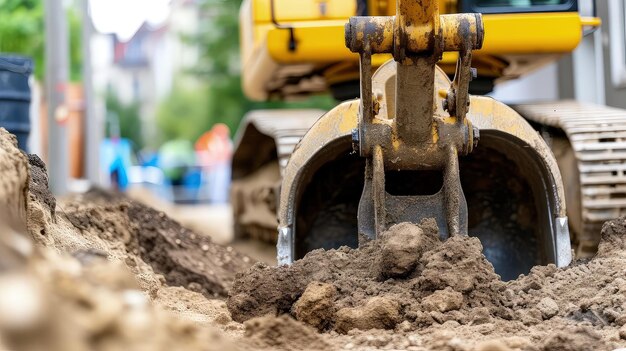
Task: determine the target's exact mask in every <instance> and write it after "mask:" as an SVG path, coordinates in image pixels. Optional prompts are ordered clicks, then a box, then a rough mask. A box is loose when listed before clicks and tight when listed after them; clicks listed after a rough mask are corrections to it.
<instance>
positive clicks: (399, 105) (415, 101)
mask: <svg viewBox="0 0 626 351" xmlns="http://www.w3.org/2000/svg"><path fill="white" fill-rule="evenodd" d="M345 39H346V46H347V47H348V48H349V49H350V50H351V51H353V52H357V53H359V55H360V78H361V79H360V82H361V102H360V105H359V122H358V127H357V130H356V132H355V133H354V134H355V136H354V137H353V140H354V141H355V142H354V145H355V146H358V147H357V149H358V150H355V151H358V152H359V154H360V155H361V156H362V157H365V158H367V163H366V170H365V173H366V177H365V189H364V191H363V196H362V197H361V202H360V204H359V215H358V218H359V234H362V235H364V236H366V237H369V238H375V237H376V236H377V235H379V234H380V233H381V232H382V231H384V230H385V229H386V228H388V227H389V226H390V225H393V224H394V223H397V222H398V221H413V222H417V221H419V220H421V219H423V218H432V217H434V218H436V219H439V221H441V222H443V223H445V225H443V227H441V228H440V231H441V232H442V233H443V234H444V236H446V237H447V236H449V235H457V234H467V225H466V223H467V211H466V203H465V198H464V196H463V191H462V189H461V186H460V178H459V169H458V156H459V154H460V155H464V154H467V153H469V152H471V150H472V149H473V146H474V143H475V142H476V141H477V135H474V129H473V127H472V125H471V123H470V122H469V121H468V120H467V119H466V118H465V115H466V113H467V109H468V106H469V101H470V100H469V93H468V90H469V82H470V80H471V78H472V69H471V66H470V65H471V57H472V50H474V49H479V48H480V47H481V45H482V41H483V25H482V17H481V15H480V14H454V15H445V16H440V15H439V9H438V2H437V1H432V0H397V2H396V15H395V16H384V17H352V18H351V19H350V21H349V22H348V23H347V24H346V31H345ZM444 51H458V52H459V59H458V62H457V69H456V74H455V77H454V80H453V81H452V84H450V86H449V87H447V88H444V89H441V91H438V92H437V94H435V85H434V82H435V65H436V63H437V62H438V61H439V60H440V59H441V55H442V54H443V52H444ZM373 53H387V54H392V55H393V58H394V60H395V65H396V79H395V91H393V92H391V91H389V92H386V94H393V95H394V96H395V103H394V109H393V111H392V110H387V115H386V116H382V115H381V114H380V109H379V107H380V104H379V102H378V101H377V100H376V99H375V98H374V91H373V90H372V76H371V72H372V66H371V57H372V56H371V55H372V54H373ZM436 105H442V106H443V107H445V109H446V110H447V112H448V113H445V112H444V113H442V114H435V106H436ZM390 112H392V113H390ZM406 170H408V171H415V170H439V171H441V172H442V174H443V189H442V195H441V196H431V195H412V196H402V197H394V196H390V195H388V194H386V193H385V192H384V189H385V175H384V173H385V172H386V171H406ZM415 181H418V180H417V179H416V180H415ZM387 207H394V208H395V207H402V208H403V211H402V213H404V214H405V215H403V216H397V218H396V217H394V216H387V211H386V210H385V209H386V208H387Z"/></svg>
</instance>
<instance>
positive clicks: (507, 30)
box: [256, 12, 583, 63]
mask: <svg viewBox="0 0 626 351" xmlns="http://www.w3.org/2000/svg"><path fill="white" fill-rule="evenodd" d="M483 22H484V25H485V40H484V43H483V48H482V49H481V50H478V51H477V52H475V55H477V56H478V55H481V54H489V55H497V54H539V53H562V52H570V51H572V50H573V49H574V48H576V46H577V45H578V43H579V42H580V39H581V35H582V26H583V22H582V20H581V17H580V16H579V15H578V13H576V12H560V13H517V14H515V13H513V14H497V15H484V16H483ZM344 24H345V20H317V21H303V22H297V23H293V25H294V27H295V37H296V41H297V49H296V51H295V52H290V51H289V49H288V45H287V43H288V40H289V31H287V30H285V29H279V28H275V27H274V26H273V25H271V24H269V25H261V26H257V28H256V35H257V38H259V37H262V32H267V36H266V39H265V43H266V44H265V45H267V47H268V51H269V53H270V55H271V57H272V58H273V59H274V60H275V61H277V62H278V63H330V62H336V61H343V60H353V61H357V60H358V55H356V54H353V53H351V52H350V51H349V50H348V49H347V48H346V47H345V43H344ZM546 33H549V35H546ZM452 57H453V56H452V55H449V54H448V55H447V56H446V55H444V60H445V61H446V62H454V61H456V58H454V59H453V58H452Z"/></svg>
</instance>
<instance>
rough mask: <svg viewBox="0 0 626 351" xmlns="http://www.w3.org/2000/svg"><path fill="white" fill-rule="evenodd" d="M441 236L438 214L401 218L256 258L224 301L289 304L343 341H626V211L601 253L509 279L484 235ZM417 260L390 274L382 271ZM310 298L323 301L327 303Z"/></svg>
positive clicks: (539, 344) (587, 345)
mask: <svg viewBox="0 0 626 351" xmlns="http://www.w3.org/2000/svg"><path fill="white" fill-rule="evenodd" d="M411 226H413V227H411ZM397 231H402V233H398V232H397ZM411 236H413V237H411ZM394 237H395V238H398V237H403V238H404V239H403V241H404V242H406V243H409V244H411V245H412V244H414V243H423V244H420V245H419V247H418V248H416V249H415V256H416V257H417V258H418V259H417V262H416V263H415V264H413V263H410V262H409V261H407V260H406V259H405V251H406V250H405V247H403V246H401V245H397V243H395V242H394V241H391V242H390V239H389V238H394ZM437 237H438V236H437V229H436V227H435V224H434V221H423V222H422V223H420V224H419V225H418V226H415V225H408V224H403V225H401V226H394V227H392V228H391V229H390V230H389V231H388V232H387V233H385V234H384V235H383V236H382V238H381V239H380V240H377V241H371V242H368V243H365V244H364V245H363V246H362V247H361V248H359V249H349V248H346V247H344V248H340V249H337V250H328V251H324V250H317V251H313V252H311V253H309V254H308V255H307V256H305V257H304V258H303V259H302V260H299V261H296V262H295V263H294V264H293V265H291V266H281V267H268V266H265V265H262V264H257V265H255V266H254V267H253V268H252V269H251V270H250V271H248V272H247V273H246V274H244V275H240V276H238V278H237V280H236V281H235V284H234V285H233V289H232V290H231V295H230V297H229V299H228V301H227V305H228V308H229V310H230V311H231V313H232V316H233V319H235V320H237V321H245V320H247V319H250V318H253V317H258V316H261V315H281V314H291V315H292V316H293V317H295V318H296V319H298V320H300V321H302V322H303V323H307V324H310V325H311V326H313V327H315V328H318V329H321V330H325V331H326V332H325V335H327V337H328V340H330V342H331V343H332V344H333V345H335V346H337V347H339V348H350V349H361V348H363V349H368V348H387V349H415V350H431V349H432V350H435V349H447V350H512V349H517V350H591V349H594V350H610V349H613V348H616V347H618V346H624V345H626V341H625V340H626V327H625V325H626V293H625V292H626V279H625V278H624V277H623V267H625V266H626V219H624V218H622V219H619V220H614V221H611V222H607V223H606V224H605V226H604V228H603V236H602V243H601V245H600V250H599V252H598V254H597V256H596V257H595V258H594V259H592V260H587V261H576V262H574V263H572V265H570V266H569V267H565V268H557V267H556V266H554V265H548V266H542V267H539V266H538V267H534V268H533V269H532V271H531V272H530V273H529V274H528V275H525V276H521V277H520V278H518V279H516V280H513V281H510V282H503V281H501V280H500V279H499V276H498V275H497V274H496V273H495V272H494V270H493V267H492V265H491V264H490V263H489V262H488V261H487V260H486V259H485V258H484V256H483V254H482V247H481V245H480V242H479V240H478V239H476V238H471V237H460V236H459V237H453V238H450V239H448V240H446V241H445V242H441V241H439V240H438V239H437ZM407 246H408V245H407ZM390 250H391V251H393V250H397V251H396V252H390ZM381 255H385V256H386V257H384V258H383V257H381ZM390 260H391V261H390ZM394 260H396V261H394ZM390 262H391V263H390ZM394 262H398V263H406V262H409V264H396V263H394ZM412 266H414V268H412V269H407V270H404V271H403V272H401V274H395V273H394V274H393V276H394V278H388V275H386V274H384V273H383V272H384V269H386V268H388V267H392V268H393V269H396V267H412ZM322 287H323V288H322ZM311 291H313V293H311ZM324 291H325V292H330V291H333V293H324V294H323V293H322V292H324ZM311 296H313V297H314V298H313V299H312V297H311ZM316 299H317V300H316ZM311 300H313V301H321V302H322V303H323V304H324V305H325V306H327V308H326V309H325V311H326V313H325V314H324V313H320V311H319V310H318V309H317V308H316V307H315V304H311V303H310V301H311ZM311 315H313V316H315V317H316V318H311ZM320 321H321V322H320ZM337 332H338V333H339V334H337ZM485 340H491V341H493V342H490V343H482V342H483V341H485Z"/></svg>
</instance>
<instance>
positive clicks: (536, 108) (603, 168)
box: [513, 101, 626, 257]
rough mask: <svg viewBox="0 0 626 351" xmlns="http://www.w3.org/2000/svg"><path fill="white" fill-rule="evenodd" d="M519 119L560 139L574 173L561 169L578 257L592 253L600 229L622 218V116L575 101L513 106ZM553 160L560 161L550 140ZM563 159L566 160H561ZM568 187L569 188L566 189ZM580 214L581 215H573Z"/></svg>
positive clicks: (625, 166) (625, 141)
mask: <svg viewBox="0 0 626 351" xmlns="http://www.w3.org/2000/svg"><path fill="white" fill-rule="evenodd" d="M513 108H514V109H515V110H516V111H517V112H519V113H520V114H521V115H522V116H524V117H525V118H527V119H528V120H530V121H531V122H535V123H538V124H541V125H543V126H547V127H549V128H557V129H559V130H561V131H563V132H564V133H565V135H566V136H567V139H568V141H569V145H570V146H569V148H570V151H569V152H570V153H573V157H574V159H575V162H574V163H573V164H574V168H575V169H567V167H565V168H566V169H563V168H564V167H562V165H561V164H560V165H559V167H560V168H561V173H562V176H563V181H564V183H565V191H566V198H567V199H568V200H567V201H568V204H567V207H568V210H571V211H570V212H578V213H569V214H568V216H569V218H570V224H572V226H573V229H574V232H575V235H576V238H575V239H576V241H577V243H576V244H578V248H577V255H578V256H579V257H581V256H587V255H589V254H591V253H593V252H595V250H596V248H597V245H598V242H599V240H600V230H601V228H602V224H603V223H604V222H605V221H607V220H610V219H614V218H617V217H620V216H623V215H626V110H622V109H618V108H611V107H606V106H600V105H595V104H589V103H579V102H576V101H558V102H549V103H541V104H523V105H516V106H513ZM547 139H548V143H549V144H553V145H552V146H553V150H554V151H555V154H557V160H560V159H562V158H561V157H559V155H558V153H559V152H560V151H562V150H557V149H558V148H559V147H558V146H557V147H556V148H555V145H557V144H558V141H557V140H550V139H551V137H548V138H547ZM563 158H566V157H563ZM568 183H569V184H570V186H568ZM577 209H580V211H577Z"/></svg>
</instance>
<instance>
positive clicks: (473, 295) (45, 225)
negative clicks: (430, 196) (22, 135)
mask: <svg viewBox="0 0 626 351" xmlns="http://www.w3.org/2000/svg"><path fill="white" fill-rule="evenodd" d="M0 174H2V176H1V177H0V349H1V350H5V349H6V350H64V351H65V350H67V351H72V350H107V351H108V350H342V349H344V350H372V349H386V350H455V351H456V350H458V351H462V350H463V351H464V350H467V351H470V350H481V351H505V350H551V351H552V350H553V351H557V350H558V351H561V350H614V349H617V348H619V347H625V346H626V275H625V273H624V272H625V270H624V267H626V219H623V218H622V219H616V220H613V221H610V222H607V223H606V224H605V225H604V226H603V229H602V242H601V244H600V248H599V251H598V253H597V254H596V256H595V257H594V258H592V259H589V260H584V261H581V260H576V261H574V262H573V263H572V264H571V265H570V266H569V267H565V268H557V267H555V266H554V265H548V266H541V267H539V266H538V267H535V268H533V269H532V271H531V272H530V273H529V274H528V275H524V276H520V277H519V278H517V279H515V280H512V281H508V282H503V281H501V280H500V278H499V276H498V275H497V274H495V272H494V270H493V267H492V266H491V264H490V263H489V262H488V261H487V260H486V259H485V258H484V256H483V255H482V247H481V245H480V241H479V240H478V239H476V238H470V237H453V238H451V239H448V240H447V241H445V242H442V241H440V240H439V239H438V230H437V227H436V225H435V224H434V222H433V221H431V220H425V221H422V222H421V223H419V224H417V225H416V224H410V223H402V224H399V225H396V226H394V227H392V228H391V229H390V230H389V231H388V232H387V233H385V234H384V235H383V237H381V238H380V239H378V240H376V241H371V242H369V243H367V244H365V245H363V246H361V247H360V248H359V249H350V248H347V247H343V248H340V249H337V250H328V251H324V250H316V251H313V252H311V253H309V254H308V255H307V256H306V257H305V258H304V259H302V260H299V261H297V262H296V263H294V264H293V265H292V266H282V267H275V266H272V265H271V264H268V263H267V262H257V260H258V258H259V257H261V259H260V260H261V261H263V260H264V259H263V258H262V257H263V255H264V254H260V255H255V254H256V249H254V247H253V246H252V245H248V244H245V243H244V244H237V243H235V244H232V245H231V243H230V242H229V239H225V238H227V236H224V235H223V236H222V237H219V236H218V235H217V234H216V235H214V236H215V239H214V240H212V239H211V237H210V235H207V234H211V233H212V232H215V233H217V232H220V230H222V229H223V228H222V229H220V228H218V227H219V226H220V225H223V223H228V220H225V221H226V222H221V221H220V220H219V219H213V217H211V216H210V213H209V212H211V213H219V211H220V210H215V208H213V209H207V211H209V212H207V213H204V214H202V215H201V217H202V218H203V219H202V220H201V221H196V222H193V223H195V224H190V223H192V222H188V221H185V220H184V219H183V217H182V216H183V215H180V217H178V218H180V219H181V222H183V223H187V224H188V225H189V228H187V227H185V226H183V225H181V224H180V223H179V222H177V221H175V220H173V219H171V218H170V217H168V216H167V215H166V214H165V212H163V211H162V209H164V208H162V209H161V210H160V209H154V208H152V207H150V206H147V205H145V204H144V203H142V202H141V201H137V200H133V199H131V198H129V197H127V196H124V195H120V194H114V193H110V192H107V191H103V190H95V189H94V190H91V191H90V192H88V193H85V194H80V195H73V196H69V197H67V198H63V199H55V198H54V197H53V196H52V195H51V194H50V192H49V190H48V186H47V176H46V171H45V166H44V164H43V162H41V160H39V158H38V157H36V156H33V155H26V154H23V153H22V152H20V151H19V150H18V149H17V148H16V147H15V138H14V137H13V136H11V135H10V134H8V133H6V132H5V131H4V130H1V131H0ZM135 198H141V197H140V196H135ZM146 202H148V203H150V204H151V205H157V206H156V207H159V205H158V204H157V203H156V202H153V201H150V200H148V201H146ZM178 210H182V212H183V213H185V214H189V212H190V211H187V210H183V209H181V208H175V209H174V210H171V209H170V210H169V211H168V212H171V213H175V212H176V211H178ZM222 210H223V209H222ZM222 212H223V214H225V213H227V212H228V211H222ZM174 216H177V215H176V214H174ZM218 217H219V216H218ZM220 223H221V224H220ZM225 232H228V230H226V231H224V230H222V233H225ZM240 250H241V252H240ZM246 250H248V251H246ZM264 250H265V249H264ZM261 251H263V250H261ZM269 252H270V251H269V250H268V251H267V252H266V253H265V254H267V253H269Z"/></svg>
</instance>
